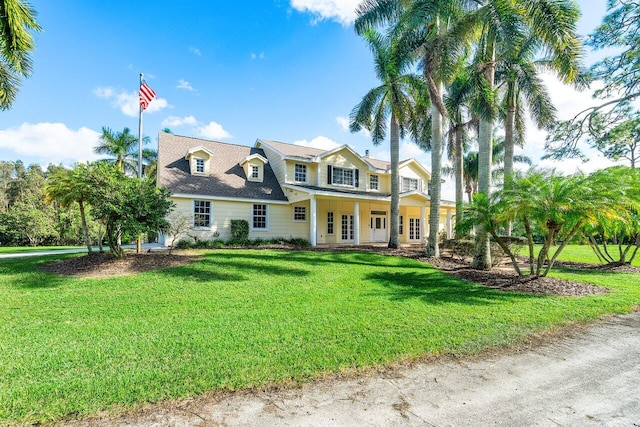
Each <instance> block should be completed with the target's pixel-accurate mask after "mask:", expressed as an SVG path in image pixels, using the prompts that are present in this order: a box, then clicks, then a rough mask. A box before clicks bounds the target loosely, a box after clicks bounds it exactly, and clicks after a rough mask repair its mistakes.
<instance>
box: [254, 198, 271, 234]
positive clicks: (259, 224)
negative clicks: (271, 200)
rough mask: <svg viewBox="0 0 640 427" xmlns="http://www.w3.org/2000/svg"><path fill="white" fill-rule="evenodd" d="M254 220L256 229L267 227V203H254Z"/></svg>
mask: <svg viewBox="0 0 640 427" xmlns="http://www.w3.org/2000/svg"><path fill="white" fill-rule="evenodd" d="M252 222H253V228H254V229H262V230H266V229H267V205H264V204H254V205H253V215H252Z"/></svg>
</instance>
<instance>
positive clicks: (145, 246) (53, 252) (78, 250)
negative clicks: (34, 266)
mask: <svg viewBox="0 0 640 427" xmlns="http://www.w3.org/2000/svg"><path fill="white" fill-rule="evenodd" d="M122 248H123V249H135V248H136V245H123V246H122ZM157 248H160V245H159V244H157V243H144V244H143V245H142V249H143V250H144V251H147V250H149V249H152V250H153V249H157ZM92 249H93V250H94V251H95V252H98V251H99V248H98V247H97V246H94V247H93V248H92ZM103 249H104V251H105V252H108V251H109V247H108V246H103ZM83 252H87V248H76V249H59V250H51V251H47V250H42V251H35V252H16V253H14V254H0V259H2V258H22V257H29V256H43V255H57V254H79V253H83Z"/></svg>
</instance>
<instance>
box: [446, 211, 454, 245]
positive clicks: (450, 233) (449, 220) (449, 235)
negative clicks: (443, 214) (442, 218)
mask: <svg viewBox="0 0 640 427" xmlns="http://www.w3.org/2000/svg"><path fill="white" fill-rule="evenodd" d="M452 219H453V211H452V210H451V209H449V210H448V211H447V238H448V239H453V221H452Z"/></svg>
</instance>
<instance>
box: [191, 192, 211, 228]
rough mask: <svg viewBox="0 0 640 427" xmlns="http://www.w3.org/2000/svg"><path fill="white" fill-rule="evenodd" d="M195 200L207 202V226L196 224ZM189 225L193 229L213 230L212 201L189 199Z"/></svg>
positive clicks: (196, 200)
mask: <svg viewBox="0 0 640 427" xmlns="http://www.w3.org/2000/svg"><path fill="white" fill-rule="evenodd" d="M196 202H209V226H208V227H206V226H196ZM191 227H192V228H193V229H194V230H213V201H212V200H202V199H193V200H192V201H191Z"/></svg>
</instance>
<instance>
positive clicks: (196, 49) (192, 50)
mask: <svg viewBox="0 0 640 427" xmlns="http://www.w3.org/2000/svg"><path fill="white" fill-rule="evenodd" d="M189 52H191V53H193V54H194V55H197V56H202V52H200V49H198V48H197V47H193V46H189Z"/></svg>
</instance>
